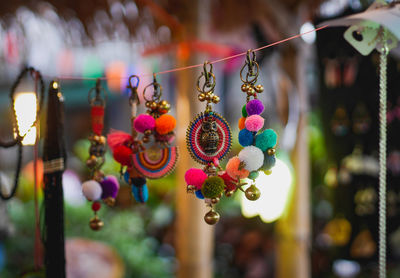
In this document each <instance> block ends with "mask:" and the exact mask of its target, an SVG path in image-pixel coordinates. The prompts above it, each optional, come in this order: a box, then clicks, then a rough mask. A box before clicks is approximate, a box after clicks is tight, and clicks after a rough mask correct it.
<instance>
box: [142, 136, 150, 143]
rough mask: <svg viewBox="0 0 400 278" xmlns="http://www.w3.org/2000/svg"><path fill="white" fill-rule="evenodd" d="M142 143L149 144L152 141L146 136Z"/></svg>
mask: <svg viewBox="0 0 400 278" xmlns="http://www.w3.org/2000/svg"><path fill="white" fill-rule="evenodd" d="M142 141H143V143H148V142H149V141H150V138H149V137H147V136H144V137H143V139H142Z"/></svg>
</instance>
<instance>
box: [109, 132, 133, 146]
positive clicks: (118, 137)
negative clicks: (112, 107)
mask: <svg viewBox="0 0 400 278" xmlns="http://www.w3.org/2000/svg"><path fill="white" fill-rule="evenodd" d="M131 140H132V136H131V135H130V134H128V133H126V132H123V131H119V130H115V129H113V130H111V132H110V133H109V134H108V135H107V144H108V146H109V147H110V149H111V151H114V149H115V148H116V147H118V146H121V145H124V144H125V143H127V142H129V141H131Z"/></svg>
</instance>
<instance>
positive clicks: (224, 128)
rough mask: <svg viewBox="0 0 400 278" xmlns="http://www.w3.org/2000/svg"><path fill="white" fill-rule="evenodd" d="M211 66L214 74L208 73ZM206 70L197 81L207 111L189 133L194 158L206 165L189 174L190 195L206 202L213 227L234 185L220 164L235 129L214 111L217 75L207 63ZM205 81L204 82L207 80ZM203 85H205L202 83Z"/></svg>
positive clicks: (188, 188)
mask: <svg viewBox="0 0 400 278" xmlns="http://www.w3.org/2000/svg"><path fill="white" fill-rule="evenodd" d="M207 65H209V66H210V71H208V70H207ZM203 69H204V71H203V72H202V73H201V75H200V77H199V78H198V80H197V91H198V92H199V95H198V99H199V100H200V101H201V102H203V101H206V102H207V105H206V109H205V111H204V112H203V113H200V114H198V115H197V116H196V117H195V119H194V120H193V121H192V122H191V123H190V124H189V126H188V129H187V131H186V145H187V149H188V151H189V153H190V155H191V156H192V158H193V159H194V160H195V161H197V162H198V163H200V164H203V165H205V167H204V168H203V169H197V168H191V169H189V170H187V171H186V173H185V181H186V183H187V191H188V193H193V194H195V195H196V197H197V198H199V199H205V201H206V204H207V205H208V206H209V207H210V211H209V212H207V214H206V215H205V216H204V220H205V221H206V222H207V224H210V225H213V224H216V223H217V222H218V221H219V218H220V215H219V214H218V212H216V211H215V210H214V209H213V205H214V204H216V203H218V201H219V199H220V198H221V197H222V194H223V192H224V191H225V193H226V195H227V196H228V193H227V192H230V191H231V186H232V185H231V183H230V181H229V182H228V183H226V182H225V180H224V178H223V177H222V176H220V172H219V170H221V167H220V166H219V161H220V160H221V159H223V158H224V157H225V156H226V155H227V154H228V153H229V151H230V149H231V141H232V136H231V129H230V127H229V124H228V122H227V121H226V120H225V118H224V117H222V116H221V115H219V114H218V113H216V112H214V111H213V110H212V103H214V104H217V103H218V102H219V97H218V96H217V95H215V94H214V88H215V75H214V74H213V72H212V64H209V63H208V62H205V63H204V68H203ZM203 79H204V81H203ZM201 82H203V85H200V83H201Z"/></svg>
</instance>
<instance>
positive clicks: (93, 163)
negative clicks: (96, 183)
mask: <svg viewBox="0 0 400 278" xmlns="http://www.w3.org/2000/svg"><path fill="white" fill-rule="evenodd" d="M96 165H97V157H96V156H94V155H91V156H90V158H89V159H88V160H86V166H87V167H88V168H94V167H95V166H96Z"/></svg>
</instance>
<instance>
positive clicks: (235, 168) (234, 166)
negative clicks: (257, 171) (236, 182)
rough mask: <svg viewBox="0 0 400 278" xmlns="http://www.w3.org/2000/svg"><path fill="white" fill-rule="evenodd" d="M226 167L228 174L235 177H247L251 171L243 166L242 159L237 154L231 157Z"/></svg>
mask: <svg viewBox="0 0 400 278" xmlns="http://www.w3.org/2000/svg"><path fill="white" fill-rule="evenodd" d="M225 168H226V172H227V173H228V175H229V176H231V177H232V178H234V179H238V178H239V179H244V178H247V176H248V175H249V173H250V172H249V171H247V170H246V169H244V168H243V167H242V165H241V161H240V159H239V157H237V156H234V157H232V158H231V159H229V161H228V163H227V164H226V167H225ZM239 168H240V169H239Z"/></svg>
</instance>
